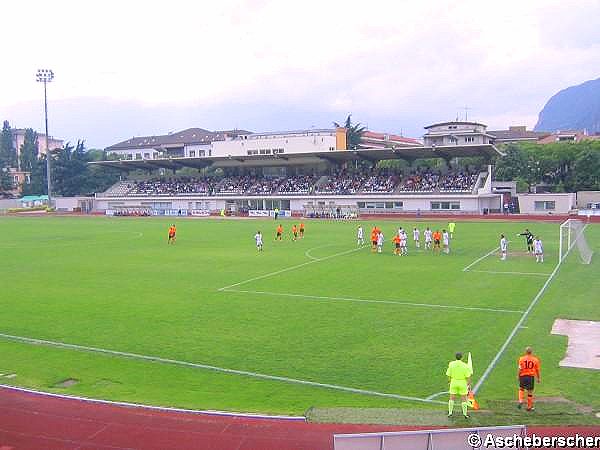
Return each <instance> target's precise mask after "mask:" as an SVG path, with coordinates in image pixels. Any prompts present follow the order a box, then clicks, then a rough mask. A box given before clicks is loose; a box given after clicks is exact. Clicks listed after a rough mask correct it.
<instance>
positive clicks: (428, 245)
mask: <svg viewBox="0 0 600 450" xmlns="http://www.w3.org/2000/svg"><path fill="white" fill-rule="evenodd" d="M423 234H424V235H425V248H426V249H429V250H431V235H432V234H433V233H432V231H431V230H430V229H429V227H427V228H426V229H425V232H424V233H423Z"/></svg>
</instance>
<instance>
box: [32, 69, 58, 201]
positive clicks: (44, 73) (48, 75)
mask: <svg viewBox="0 0 600 450" xmlns="http://www.w3.org/2000/svg"><path fill="white" fill-rule="evenodd" d="M36 80H37V81H38V83H44V119H45V122H46V172H47V174H46V179H47V180H48V206H49V207H51V206H52V189H51V188H52V182H51V176H50V148H49V145H48V96H47V94H46V84H48V83H50V82H51V81H52V80H54V72H53V71H52V70H50V69H38V71H37V74H36Z"/></svg>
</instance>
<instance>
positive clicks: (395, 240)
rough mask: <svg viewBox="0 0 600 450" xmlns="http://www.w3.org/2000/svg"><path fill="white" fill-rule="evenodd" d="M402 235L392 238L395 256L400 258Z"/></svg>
mask: <svg viewBox="0 0 600 450" xmlns="http://www.w3.org/2000/svg"><path fill="white" fill-rule="evenodd" d="M401 240H402V239H400V235H399V234H397V235H395V236H394V237H393V238H392V242H393V243H394V255H397V256H400V241H401Z"/></svg>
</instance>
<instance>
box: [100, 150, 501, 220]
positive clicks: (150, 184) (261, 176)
mask: <svg viewBox="0 0 600 450" xmlns="http://www.w3.org/2000/svg"><path fill="white" fill-rule="evenodd" d="M497 154H500V153H499V152H498V150H497V149H496V148H495V147H494V146H493V145H491V144H486V145H469V146H448V147H435V146H434V147H423V146H419V147H412V148H402V149H363V150H357V151H350V150H346V151H331V152H312V153H303V154H289V155H286V156H285V157H283V156H281V155H255V156H246V157H231V158H230V157H202V158H185V157H184V158H165V159H153V160H137V161H136V160H124V161H123V160H119V161H101V162H97V163H93V164H103V165H108V166H111V167H116V168H119V169H121V170H123V171H124V172H130V171H138V173H139V171H140V170H143V171H144V172H146V174H147V175H146V178H145V179H143V180H140V179H138V180H133V179H130V180H128V179H124V180H123V181H120V182H118V183H117V184H115V185H114V186H112V187H111V188H110V189H108V190H107V191H106V192H103V193H97V194H96V209H97V210H100V211H106V212H107V214H114V213H115V212H116V211H118V210H124V209H125V210H126V209H134V210H137V209H140V208H142V209H144V210H146V209H147V210H151V211H152V213H153V214H155V215H192V214H201V215H207V214H219V213H220V212H221V211H222V210H225V211H227V212H228V213H230V214H237V215H259V216H261V215H268V214H269V211H272V210H274V209H275V208H278V209H280V210H281V211H282V213H283V215H284V216H291V215H307V214H310V213H311V212H312V213H314V212H315V211H319V212H320V213H328V212H333V211H336V210H337V209H338V208H340V209H342V210H352V211H355V212H356V213H357V214H365V213H369V214H372V213H375V214H381V213H385V214H389V213H403V212H417V211H419V212H423V213H429V212H431V213H440V212H441V213H448V212H452V213H463V214H483V213H486V212H499V211H500V210H501V205H502V195H501V194H499V193H495V192H494V191H493V189H492V178H493V172H492V167H491V166H489V165H487V164H485V165H483V166H481V167H468V168H465V167H464V166H461V165H459V166H457V165H456V160H458V161H460V158H462V157H473V156H479V157H482V160H489V159H490V158H491V157H492V156H494V155H497ZM431 158H437V159H438V161H439V164H437V165H436V167H435V168H431V167H429V168H423V167H419V162H420V160H421V159H431ZM386 160H405V161H407V163H408V164H405V165H406V166H407V167H402V166H397V167H394V168H385V169H377V168H375V166H376V164H377V163H378V162H379V161H386ZM451 161H452V164H451V163H450V162H451ZM184 167H188V168H189V167H191V168H195V169H197V170H198V172H199V173H198V176H194V177H190V176H185V177H182V176H178V175H177V170H178V169H180V168H184ZM157 169H162V172H163V173H164V172H166V171H169V172H170V171H172V174H170V175H162V176H161V175H160V174H159V172H158V170H157ZM187 173H189V170H188V172H187ZM208 173H210V176H208V175H207V174H208ZM124 178H126V177H124Z"/></svg>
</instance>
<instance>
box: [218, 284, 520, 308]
mask: <svg viewBox="0 0 600 450" xmlns="http://www.w3.org/2000/svg"><path fill="white" fill-rule="evenodd" d="M223 292H239V293H241V294H257V295H268V296H271V297H278V296H281V297H293V298H301V299H307V300H324V301H341V302H355V303H381V304H385V305H398V306H414V307H417V308H439V309H458V310H466V311H478V312H479V311H484V312H497V313H513V314H514V313H516V314H522V313H523V311H522V310H514V309H498V308H484V307H478V306H460V305H439V304H435V303H414V302H403V301H394V300H369V299H362V298H351V297H326V296H322V295H305V294H291V293H281V292H269V291H250V290H244V289H226V290H225V291H223Z"/></svg>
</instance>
